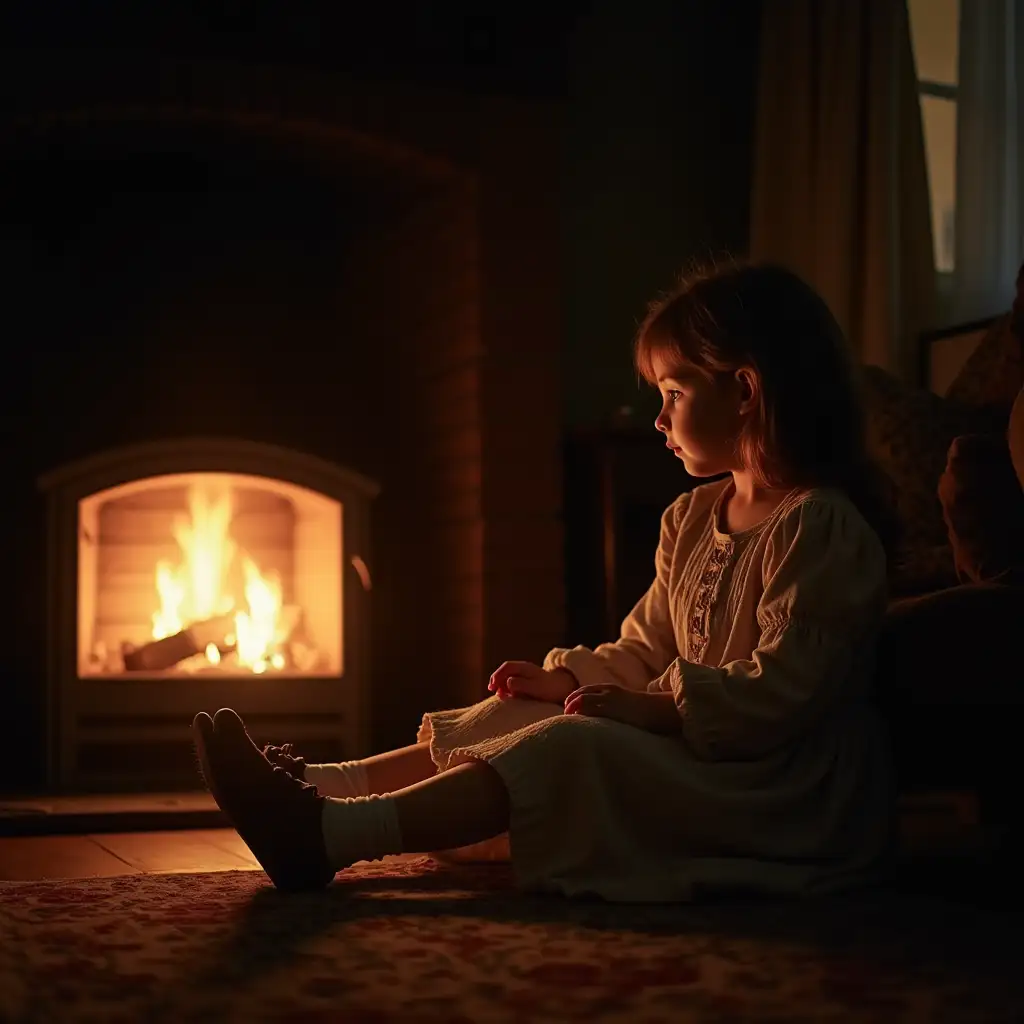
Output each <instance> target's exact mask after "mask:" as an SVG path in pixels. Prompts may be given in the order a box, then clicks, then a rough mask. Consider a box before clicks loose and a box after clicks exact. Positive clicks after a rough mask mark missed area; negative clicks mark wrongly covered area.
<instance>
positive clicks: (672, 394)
mask: <svg viewBox="0 0 1024 1024" xmlns="http://www.w3.org/2000/svg"><path fill="white" fill-rule="evenodd" d="M681 394H682V392H681V391H674V390H673V391H666V392H665V395H666V397H667V398H668V400H669V401H670V402H671V403H672V404H673V405H675V404H676V400H677V399H678V398H679V396H680V395H681Z"/></svg>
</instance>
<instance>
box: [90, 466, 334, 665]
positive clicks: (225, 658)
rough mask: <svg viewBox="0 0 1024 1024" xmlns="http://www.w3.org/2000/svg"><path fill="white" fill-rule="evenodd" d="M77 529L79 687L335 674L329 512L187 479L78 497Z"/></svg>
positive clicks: (222, 476) (236, 485)
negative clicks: (113, 681) (117, 681)
mask: <svg viewBox="0 0 1024 1024" xmlns="http://www.w3.org/2000/svg"><path fill="white" fill-rule="evenodd" d="M78 520H79V530H78V674H79V677H81V678H84V677H93V678H118V677H126V678H150V677H154V676H156V677H160V676H170V677H180V676H190V677H195V678H205V677H222V676H240V677H245V676H257V675H274V674H279V675H286V676H288V677H290V678H291V677H296V676H312V677H316V676H339V675H341V674H342V672H343V636H344V630H343V627H342V614H343V609H342V577H341V573H342V569H341V567H342V557H343V553H342V550H341V548H342V536H343V531H342V506H341V503H340V502H339V501H336V500H334V499H332V498H329V497H326V496H325V495H322V494H318V493H316V492H314V491H311V490H309V489H307V488H304V487H300V486H297V485H295V484H291V483H288V482H285V481H280V480H273V479H269V478H265V477H257V476H250V475H244V474H231V473H186V474H177V475H167V476H159V477H151V478H146V479H141V480H136V481H132V482H130V483H126V484H122V485H120V486H116V487H112V488H109V489H107V490H104V491H101V492H99V493H96V494H92V495H89V496H88V497H86V498H84V499H82V500H81V501H80V502H79V503H78Z"/></svg>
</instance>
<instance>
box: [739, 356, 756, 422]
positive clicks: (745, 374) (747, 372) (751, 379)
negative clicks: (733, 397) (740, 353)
mask: <svg viewBox="0 0 1024 1024" xmlns="http://www.w3.org/2000/svg"><path fill="white" fill-rule="evenodd" d="M736 384H737V387H738V389H739V398H740V408H739V411H740V412H741V413H748V412H750V411H751V410H753V409H754V408H755V407H756V406H757V400H758V392H759V390H760V387H761V382H760V381H759V380H758V377H757V374H756V373H755V372H754V371H753V370H752V369H750V367H748V366H743V367H741V368H740V369H738V370H737V371H736Z"/></svg>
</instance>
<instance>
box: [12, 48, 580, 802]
mask: <svg viewBox="0 0 1024 1024" xmlns="http://www.w3.org/2000/svg"><path fill="white" fill-rule="evenodd" d="M4 73H10V74H11V75H12V76H13V79H12V80H14V81H16V82H17V87H16V88H14V89H12V90H10V91H11V94H12V95H13V96H16V97H17V102H16V103H15V104H13V105H11V106H10V107H9V108H5V111H4V112H3V115H2V116H0V150H2V152H3V153H4V157H5V159H4V161H3V162H2V166H0V176H2V177H3V179H4V185H5V187H4V189H3V190H0V206H3V209H4V216H5V218H6V221H7V223H8V226H9V230H10V232H11V239H12V241H11V245H10V246H8V250H9V253H10V254H16V258H15V259H14V260H13V261H9V262H8V264H7V265H6V266H7V274H8V283H9V285H10V287H9V289H8V291H9V293H10V295H11V296H12V308H11V310H9V319H10V320H11V322H12V323H18V324H19V326H20V328H21V330H22V332H23V333H22V334H21V335H19V338H18V341H17V344H18V350H19V356H20V359H21V362H20V363H19V364H18V365H17V366H16V368H15V372H12V373H11V374H10V375H9V379H10V380H11V381H17V382H18V384H17V386H18V387H19V388H20V389H21V390H22V391H23V393H24V395H25V399H26V401H25V403H24V406H25V407H24V409H23V410H22V411H21V414H20V416H19V417H17V419H15V418H9V419H8V422H9V424H10V425H12V426H13V425H14V424H15V422H17V436H16V437H14V438H12V439H11V441H10V443H9V444H8V446H7V448H6V450H7V451H8V452H9V461H10V463H11V468H10V476H9V492H10V497H9V501H8V502H7V508H8V510H9V512H10V515H11V521H12V524H13V525H12V526H11V534H12V536H17V537H18V538H20V540H19V543H17V544H16V545H12V547H13V551H12V553H13V555H14V562H15V566H14V572H13V574H12V577H11V579H12V586H13V589H14V591H15V592H16V593H18V594H19V597H20V599H19V601H18V602H17V606H16V608H15V609H14V614H13V617H12V619H11V620H10V622H9V624H8V625H9V632H10V634H11V637H10V641H11V642H10V644H9V649H10V655H9V668H8V673H7V676H8V678H9V679H10V680H11V682H12V683H13V685H12V687H11V688H10V695H9V699H8V703H7V704H6V705H5V711H6V712H7V714H8V715H9V716H10V720H12V721H17V722H18V723H19V727H18V729H17V730H15V732H16V735H15V736H14V738H13V744H14V748H15V749H14V751H13V752H12V753H11V755H10V757H9V761H10V763H11V765H12V770H13V771H14V772H15V773H16V774H15V780H14V782H13V787H12V788H14V789H15V790H17V789H23V788H26V789H27V788H35V787H38V786H45V787H47V788H48V789H50V790H95V789H101V788H105V789H122V790H123V789H128V788H135V789H143V790H144V789H150V790H155V789H159V788H165V787H168V786H171V785H172V784H173V786H174V787H175V788H177V787H179V786H180V785H182V784H184V785H190V786H197V785H199V781H198V778H197V775H196V772H195V767H194V763H193V761H192V755H191V752H190V751H189V748H188V729H187V726H188V722H189V720H190V719H191V717H192V715H193V714H194V713H195V711H197V710H199V709H202V708H206V709H210V710H212V709H215V708H216V707H217V706H218V705H223V704H231V705H234V706H236V707H238V708H239V709H240V710H242V711H243V713H245V715H246V720H247V722H248V723H249V724H250V725H251V727H252V729H253V732H254V734H255V735H256V736H257V738H258V739H260V740H269V741H273V742H284V741H293V742H295V743H297V744H301V751H302V753H303V754H305V755H306V756H309V757H312V758H314V759H317V758H327V757H351V756H358V755H359V754H361V753H370V752H373V751H375V750H379V749H383V748H388V747H394V746H400V745H402V744H404V743H408V742H410V741H411V740H412V738H413V737H414V736H415V730H416V727H417V725H418V724H419V721H420V718H421V716H422V714H423V712H424V711H426V710H429V709H431V708H437V707H452V706H460V705H464V704H468V703H471V702H472V701H474V700H477V699H479V698H480V697H481V696H483V695H485V693H486V690H485V685H486V679H487V674H488V672H489V671H490V669H492V668H493V667H494V665H495V664H497V663H498V661H500V660H502V659H504V658H507V657H523V658H534V659H537V658H541V657H543V655H544V652H545V651H546V650H547V649H548V648H550V647H551V646H553V645H554V644H556V643H558V642H561V641H562V640H563V639H564V638H563V636H562V619H563V608H562V599H563V590H562V561H561V546H562V527H561V514H560V501H561V494H560V482H561V463H560V449H559V436H560V435H559V431H560V414H559V404H558V394H559V388H558V372H557V370H558V363H559V353H560V344H559V327H558V325H559V323H560V322H561V317H560V310H559V290H558V280H559V279H558V260H557V251H558V248H557V229H558V223H559V221H558V208H557V189H554V188H552V187H551V186H552V182H553V181H554V180H556V178H555V177H553V175H556V169H557V152H558V138H559V136H558V131H557V123H558V122H557V119H556V117H555V112H554V111H552V110H550V109H548V106H547V104H545V103H534V102H532V101H529V102H527V101H522V102H520V101H514V102H513V101H506V100H504V99H500V98H493V99H484V98H476V97H474V98H472V99H468V98H466V97H458V96H452V95H449V94H434V93H431V92H428V91H423V92H420V91H410V90H408V89H406V88H405V87H402V86H400V85H395V84H392V83H386V82H381V81H374V82H372V83H371V82H361V81H355V80H348V79H343V78H341V77H335V76H323V75H316V74H311V73H305V72H299V71H296V70H294V69H292V70H284V69H280V68H273V69H254V68H247V67H240V66H237V65H234V64H229V63H224V64H221V63H216V62H213V63H202V62H186V61H180V60H174V61H169V60H168V61H165V62H149V61H145V60H134V59H127V58H126V59H125V60H124V61H123V62H121V61H108V62H95V61H86V62H84V64H83V65H82V66H77V65H76V66H74V67H72V66H71V65H70V64H67V63H66V61H65V60H64V58H62V59H61V61H57V62H56V63H55V64H47V65H43V64H39V63H38V62H29V63H28V64H26V65H25V66H19V67H18V69H17V70H16V71H15V69H13V68H12V67H5V69H4ZM524 402H525V403H527V405H528V408H529V414H528V415H527V414H525V413H519V412H516V411H514V410H517V409H518V408H519V407H520V406H521V405H522V403H524ZM510 410H513V411H511V412H510ZM41 478H42V479H43V480H44V483H45V486H46V489H45V493H44V492H43V491H40V489H39V486H38V484H39V481H40V479H41ZM370 481H373V483H372V484H371V483H370ZM377 484H379V486H380V496H379V498H376V499H375V500H372V502H371V496H372V493H373V491H374V489H375V487H376V485H377ZM44 498H45V503H46V504H47V505H48V512H47V513H46V514H48V516H49V527H48V532H47V534H46V537H45V538H44V537H43V533H44V531H43V529H42V523H43V522H44V511H45V510H44V508H43V505H44ZM371 506H372V516H371V515H370V508H371ZM339 520H340V528H339V527H338V525H337V522H338V521H339ZM371 532H372V552H370V551H369V548H370V543H369V542H370V539H371V538H370V534H371ZM331 538H333V540H332V539H331ZM211 544H212V547H213V548H214V549H215V550H217V551H220V553H221V555H223V554H224V551H225V549H228V550H229V551H230V553H231V565H230V566H229V567H225V570H224V572H225V575H223V577H218V579H217V585H216V586H215V587H212V586H210V585H209V584H210V580H209V578H208V576H209V571H210V569H211V565H216V564H217V557H214V558H213V560H212V562H211V561H210V559H209V558H208V557H207V555H204V554H202V553H201V552H200V550H199V549H200V548H203V550H207V549H209V548H210V547H211ZM204 545H205V547H204ZM218 557H220V556H218ZM204 559H206V561H205V562H204ZM353 559H355V561H354V560H353ZM44 565H45V566H47V570H46V572H45V573H44V571H43V566H44ZM204 573H205V574H206V575H205V576H204ZM202 580H205V581H206V582H202ZM371 583H372V588H373V589H372V593H371V592H370V591H369V590H367V589H366V588H367V587H368V586H369V585H370V584H371ZM371 603H372V617H371V616H370V615H369V611H370V605H371ZM44 625H45V629H44ZM189 626H191V628H190V629H189V630H188V632H186V631H185V630H184V629H182V628H179V627H189ZM371 690H372V695H373V696H372V700H370V699H369V693H370V691H371ZM371 711H372V715H371ZM368 719H372V720H370V721H368ZM2 785H3V784H0V786H2Z"/></svg>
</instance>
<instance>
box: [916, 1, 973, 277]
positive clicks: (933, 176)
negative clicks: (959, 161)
mask: <svg viewBox="0 0 1024 1024" xmlns="http://www.w3.org/2000/svg"><path fill="white" fill-rule="evenodd" d="M907 7H908V10H909V12H910V36H911V40H912V43H913V47H914V62H915V65H916V68H917V89H918V95H919V97H920V100H921V119H922V121H923V124H924V146H925V158H926V161H927V166H928V190H929V193H930V197H929V198H930V200H931V208H932V237H933V239H934V244H935V269H936V270H938V271H940V272H943V273H949V272H951V271H952V270H953V266H954V259H955V256H954V254H955V235H954V231H955V219H956V117H957V83H958V66H957V65H958V59H959V52H958V51H959V45H958V44H959V36H960V0H908V3H907Z"/></svg>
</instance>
